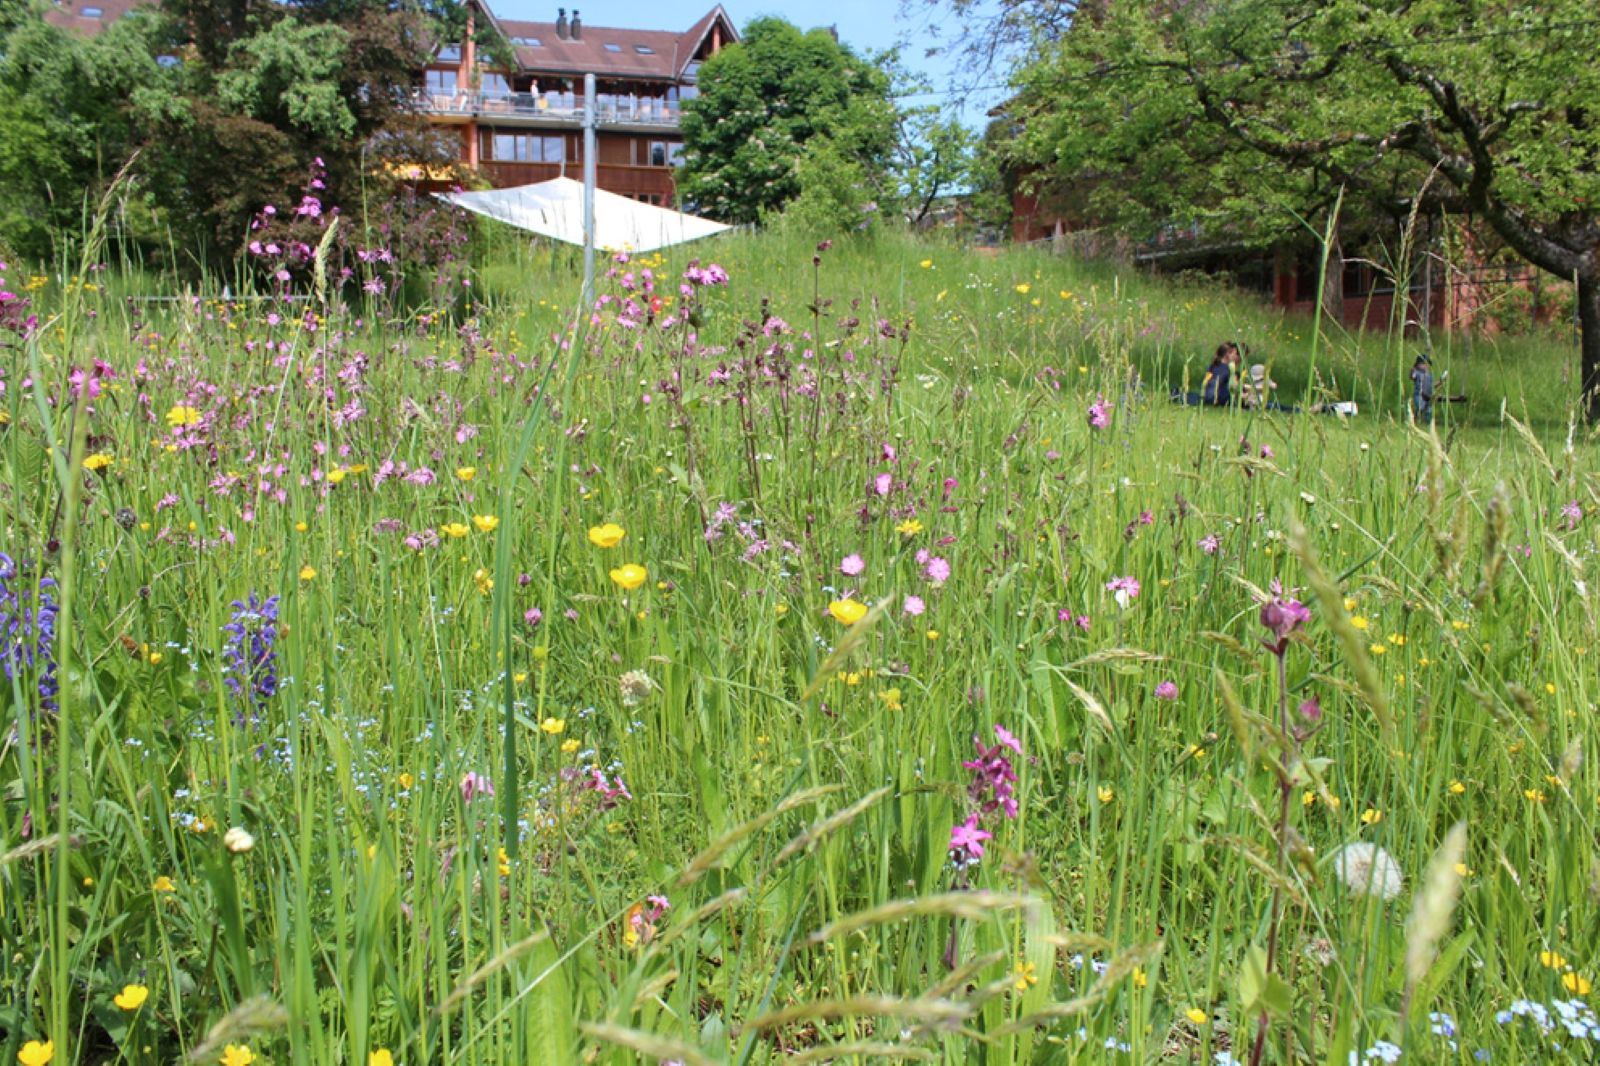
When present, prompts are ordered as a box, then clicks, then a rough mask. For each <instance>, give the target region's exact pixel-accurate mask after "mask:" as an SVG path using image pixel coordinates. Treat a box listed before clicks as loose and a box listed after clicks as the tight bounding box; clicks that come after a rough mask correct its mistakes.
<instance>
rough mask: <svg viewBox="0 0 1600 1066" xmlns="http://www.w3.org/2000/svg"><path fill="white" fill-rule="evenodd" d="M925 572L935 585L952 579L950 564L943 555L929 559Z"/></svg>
mask: <svg viewBox="0 0 1600 1066" xmlns="http://www.w3.org/2000/svg"><path fill="white" fill-rule="evenodd" d="M923 572H924V573H926V574H927V575H928V580H929V581H932V582H933V583H934V584H935V585H942V584H944V583H945V582H946V581H949V580H950V564H949V562H947V561H946V560H945V559H944V558H943V557H942V556H938V555H935V556H934V557H933V558H931V559H929V560H928V565H927V566H926V567H925V568H924V571H923Z"/></svg>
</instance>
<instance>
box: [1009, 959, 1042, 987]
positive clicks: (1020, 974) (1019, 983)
mask: <svg viewBox="0 0 1600 1066" xmlns="http://www.w3.org/2000/svg"><path fill="white" fill-rule="evenodd" d="M1033 971H1034V966H1033V963H1031V962H1019V963H1017V968H1016V969H1015V970H1014V971H1012V975H1013V976H1014V977H1015V978H1016V981H1015V982H1013V984H1012V986H1011V987H1013V988H1015V989H1016V990H1017V991H1018V992H1026V991H1027V990H1028V989H1029V988H1031V987H1033V986H1034V985H1036V984H1038V983H1039V975H1038V974H1036V973H1034V972H1033Z"/></svg>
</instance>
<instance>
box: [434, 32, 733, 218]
mask: <svg viewBox="0 0 1600 1066" xmlns="http://www.w3.org/2000/svg"><path fill="white" fill-rule="evenodd" d="M468 11H469V17H468V33H467V40H466V41H465V42H463V43H461V44H453V43H452V44H444V45H441V46H439V47H438V48H437V49H435V52H434V60H433V62H432V63H430V64H429V65H428V66H427V67H426V68H425V69H424V70H422V71H421V72H420V74H419V78H418V86H417V104H418V109H419V110H420V111H422V112H423V113H424V114H425V115H427V117H428V119H429V121H430V122H432V123H433V124H435V125H436V126H437V127H439V128H441V129H453V130H455V132H456V136H457V138H458V146H459V156H458V158H459V160H460V162H461V163H463V164H465V165H466V166H467V167H469V168H471V169H473V170H475V171H477V173H478V174H480V175H481V176H482V177H483V178H484V179H486V180H487V181H488V182H489V183H491V184H492V185H494V186H496V187H506V186H512V185H524V184H528V183H531V182H537V181H545V180H548V179H550V178H555V177H561V176H566V177H572V178H579V177H581V176H582V171H583V133H582V125H583V113H584V99H583V95H582V94H583V81H584V75H585V74H594V75H595V79H596V86H595V89H596V91H595V108H596V112H597V114H598V116H599V122H600V132H599V134H598V145H597V147H598V152H597V158H596V161H595V162H596V179H597V182H598V184H599V187H600V188H602V189H605V190H607V191H608V192H614V193H617V194H618V195H621V196H627V197H630V198H632V199H635V200H639V201H641V202H644V203H651V204H658V205H663V206H665V205H670V204H674V203H675V202H676V199H677V194H676V192H677V191H676V180H675V172H676V168H677V166H678V164H679V163H680V162H681V160H682V154H683V136H682V134H681V132H680V131H679V128H678V121H679V118H680V117H681V115H682V107H683V103H684V102H685V101H686V100H690V99H693V98H694V96H695V95H696V93H697V89H696V86H695V80H696V72H697V71H698V69H699V66H700V64H701V63H702V62H704V61H705V60H706V59H708V58H710V57H711V56H712V55H715V54H716V53H717V52H718V51H719V50H720V49H721V48H722V47H723V46H724V45H725V44H728V43H731V42H733V41H737V40H738V34H737V31H736V30H735V29H734V26H733V23H732V21H731V20H730V19H729V18H728V15H727V12H725V11H724V10H723V9H722V7H721V6H720V5H718V6H717V7H715V8H713V9H712V10H711V11H709V12H707V13H706V15H704V16H703V17H702V18H700V19H699V20H698V21H696V22H695V24H694V25H693V26H691V27H690V28H689V29H688V30H686V31H684V32H681V33H679V32H673V31H663V30H635V29H622V28H617V27H600V26H584V25H583V24H582V22H581V19H580V17H579V15H578V12H577V11H574V12H573V17H572V18H571V19H569V18H568V17H567V12H566V9H564V8H562V9H558V18H557V19H556V21H555V22H521V21H512V20H500V19H496V18H495V16H494V14H493V13H492V12H491V11H490V10H489V8H488V7H487V5H486V4H484V3H483V2H482V0H469V8H468ZM481 21H487V23H488V24H489V25H490V26H492V27H493V29H494V30H495V32H496V33H497V34H498V35H499V36H500V37H501V38H502V39H503V40H504V41H505V43H506V44H507V46H508V49H500V50H498V51H501V52H504V51H507V50H509V52H510V53H511V54H512V55H514V56H515V58H516V60H517V64H516V66H515V68H513V69H506V68H505V67H504V66H497V65H495V64H494V63H493V62H491V61H487V60H485V59H484V58H483V56H482V55H481V53H480V51H479V49H478V48H477V47H476V46H475V44H474V43H473V40H472V38H473V37H474V36H475V32H474V31H475V30H476V28H477V26H478V25H479V24H480V23H481Z"/></svg>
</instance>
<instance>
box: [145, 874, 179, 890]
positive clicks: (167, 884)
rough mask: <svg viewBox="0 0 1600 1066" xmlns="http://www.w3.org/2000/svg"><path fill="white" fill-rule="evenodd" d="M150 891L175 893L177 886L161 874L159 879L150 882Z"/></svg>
mask: <svg viewBox="0 0 1600 1066" xmlns="http://www.w3.org/2000/svg"><path fill="white" fill-rule="evenodd" d="M150 891H152V892H176V891H178V886H177V885H175V884H173V883H172V878H170V877H168V876H167V875H166V874H162V875H161V876H160V877H158V878H156V879H155V880H154V881H152V882H150Z"/></svg>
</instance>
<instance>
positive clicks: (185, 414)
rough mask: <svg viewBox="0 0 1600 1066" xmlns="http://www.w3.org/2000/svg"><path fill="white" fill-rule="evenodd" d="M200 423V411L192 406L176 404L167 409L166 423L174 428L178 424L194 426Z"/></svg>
mask: <svg viewBox="0 0 1600 1066" xmlns="http://www.w3.org/2000/svg"><path fill="white" fill-rule="evenodd" d="M199 423H200V412H199V411H197V410H195V409H194V408H193V407H188V406H185V405H184V404H177V405H176V406H174V407H172V408H171V409H170V410H168V411H167V425H169V426H172V427H173V428H174V429H176V428H177V427H178V426H194V425H199Z"/></svg>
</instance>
